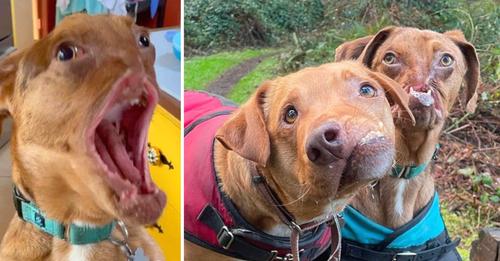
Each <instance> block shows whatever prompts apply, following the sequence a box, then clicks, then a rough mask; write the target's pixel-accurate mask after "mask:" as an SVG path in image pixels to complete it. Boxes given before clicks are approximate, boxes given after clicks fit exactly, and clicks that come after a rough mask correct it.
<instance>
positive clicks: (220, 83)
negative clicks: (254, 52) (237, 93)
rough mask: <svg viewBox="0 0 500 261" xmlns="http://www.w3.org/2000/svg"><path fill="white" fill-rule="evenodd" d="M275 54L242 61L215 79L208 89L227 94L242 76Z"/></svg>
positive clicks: (219, 93) (223, 94) (211, 91)
mask: <svg viewBox="0 0 500 261" xmlns="http://www.w3.org/2000/svg"><path fill="white" fill-rule="evenodd" d="M275 54H276V53H271V54H265V55H262V56H259V57H255V58H251V59H248V60H245V61H243V62H241V63H240V64H238V65H236V66H234V67H233V68H231V69H229V70H227V71H226V72H224V73H223V74H222V75H221V76H219V78H217V79H216V80H215V81H213V82H211V83H210V84H209V85H208V87H207V91H208V92H210V93H215V94H218V95H221V96H226V95H227V94H228V93H229V92H230V91H231V89H232V88H233V86H234V85H236V84H237V83H238V82H239V81H240V79H241V78H243V77H244V76H245V75H247V74H248V73H250V72H251V71H253V70H254V69H255V68H256V67H257V65H259V63H261V62H262V61H263V60H265V59H266V58H268V57H271V56H273V55H275Z"/></svg>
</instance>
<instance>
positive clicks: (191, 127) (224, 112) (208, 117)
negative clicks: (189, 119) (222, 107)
mask: <svg viewBox="0 0 500 261" xmlns="http://www.w3.org/2000/svg"><path fill="white" fill-rule="evenodd" d="M231 113H233V111H218V112H214V113H211V114H208V115H205V116H203V117H200V118H198V119H197V120H195V121H194V122H193V123H191V124H190V125H189V126H187V127H186V128H185V129H184V136H186V135H188V134H189V133H190V132H191V131H192V130H193V129H194V128H196V126H198V125H200V124H202V123H204V122H206V121H208V120H210V119H212V118H215V117H217V116H221V115H229V114H231Z"/></svg>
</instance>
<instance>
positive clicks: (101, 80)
mask: <svg viewBox="0 0 500 261" xmlns="http://www.w3.org/2000/svg"><path fill="white" fill-rule="evenodd" d="M154 57H155V51H154V48H153V46H152V45H151V44H150V42H149V36H148V32H147V31H146V30H145V29H144V28H140V27H137V26H135V25H134V24H133V22H132V21H131V19H128V18H124V17H113V16H96V17H90V16H87V15H74V16H71V17H68V18H66V19H65V20H64V21H63V22H62V23H61V24H60V25H59V26H58V27H57V28H56V29H55V30H54V31H53V32H52V33H50V34H49V35H48V36H47V37H46V38H44V39H42V40H40V41H38V42H37V43H35V44H34V45H33V46H32V47H31V48H28V49H27V50H24V51H20V52H17V53H15V54H13V55H11V56H9V57H8V58H6V59H5V60H3V61H1V62H0V113H1V114H2V115H5V114H8V115H10V116H11V117H12V119H13V122H14V129H13V133H12V143H11V147H12V159H13V180H14V183H15V185H16V187H17V189H18V190H19V192H20V195H19V197H21V198H24V199H23V200H21V201H25V200H26V201H30V202H31V203H32V204H36V206H37V207H38V208H39V210H41V212H43V214H44V216H42V214H40V213H36V214H34V218H35V219H34V220H35V222H36V224H38V225H39V227H36V226H35V225H33V224H32V223H30V222H27V221H24V220H22V219H21V218H20V217H19V216H17V215H16V216H15V217H14V218H13V220H12V222H11V223H10V226H9V228H8V230H7V232H6V234H5V236H4V238H3V241H2V245H1V248H0V260H2V261H3V260H23V261H28V260H54V261H55V260H57V261H60V260H127V258H126V253H124V251H123V248H121V247H119V246H116V245H115V244H113V243H112V242H111V240H108V239H106V238H104V239H103V240H102V241H98V242H95V243H89V244H82V245H79V244H70V243H69V241H70V239H69V237H70V235H72V233H73V232H74V231H73V226H75V227H79V228H80V231H82V228H83V229H84V230H85V229H89V230H92V229H95V228H99V227H101V226H103V225H106V224H113V223H112V222H113V221H123V222H124V224H125V228H123V227H121V226H119V225H115V226H114V229H113V228H112V227H111V228H112V234H111V238H113V239H115V241H119V240H124V242H122V243H119V242H115V243H117V244H118V245H125V243H127V245H128V246H129V247H130V248H131V250H132V251H135V250H136V249H137V248H141V249H142V250H144V252H145V253H146V256H148V257H149V260H163V255H162V254H161V250H160V249H159V248H158V246H157V245H156V244H155V243H154V242H153V240H152V239H151V238H150V237H149V235H148V234H147V233H146V231H145V229H143V228H142V227H143V225H146V224H152V223H154V222H155V221H156V220H157V218H158V217H159V215H160V214H161V212H162V210H163V207H164V205H165V201H166V198H165V194H164V193H163V192H161V191H160V190H159V189H158V188H157V187H156V185H155V184H154V183H153V182H152V181H151V178H150V175H149V171H148V165H147V164H148V163H147V160H146V157H145V156H146V155H145V148H146V143H147V142H146V138H147V130H148V125H149V121H150V119H151V116H152V112H153V109H154V107H155V104H156V102H157V100H158V98H157V96H158V94H157V85H156V80H155V74H154V69H153V62H154ZM1 118H2V116H0V119H1ZM27 204H28V203H26V202H24V203H23V204H22V206H23V207H24V206H25V205H27ZM23 211H24V209H23ZM23 213H24V214H21V215H25V216H23V219H25V220H26V219H29V218H30V217H28V216H26V215H28V214H27V213H26V212H23ZM31 214H33V213H31ZM49 219H53V220H55V221H57V222H58V223H59V225H60V226H62V227H63V229H64V230H63V232H62V236H63V237H64V240H63V239H60V238H57V237H55V236H50V235H49V234H47V233H45V232H43V231H42V230H41V229H40V227H48V224H49V222H50V221H49ZM70 224H71V226H70ZM124 229H127V230H128V238H124V237H123V234H124ZM73 234H74V233H73ZM73 236H76V239H75V240H78V237H79V235H77V234H76V235H73ZM81 239H82V240H84V238H81Z"/></svg>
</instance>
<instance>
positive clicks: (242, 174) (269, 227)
mask: <svg viewBox="0 0 500 261" xmlns="http://www.w3.org/2000/svg"><path fill="white" fill-rule="evenodd" d="M214 154H215V157H214V158H215V162H214V164H215V168H216V172H217V175H218V177H219V179H220V182H221V183H222V190H223V191H224V192H225V193H226V194H227V195H228V196H229V198H231V200H232V201H233V203H234V204H235V205H236V207H237V208H238V211H239V212H240V214H241V215H242V216H243V218H245V220H246V221H248V222H249V223H250V224H252V225H253V226H255V227H256V228H258V229H260V230H261V231H264V232H266V233H268V234H271V235H276V236H289V235H290V233H291V232H290V230H289V229H288V227H286V225H285V224H282V223H281V221H280V219H279V217H278V216H277V214H276V213H275V209H274V208H272V207H271V206H270V203H269V202H266V201H265V200H264V198H263V197H262V195H261V194H260V192H259V191H258V190H257V187H255V185H254V184H252V182H251V178H250V177H249V175H250V174H249V173H250V171H254V170H253V169H252V168H255V166H254V165H253V164H252V163H250V162H248V161H246V160H243V159H242V158H241V157H239V156H237V155H236V154H235V153H234V152H231V151H228V150H226V149H225V148H223V147H222V145H220V144H219V143H218V142H216V143H215V148H214Z"/></svg>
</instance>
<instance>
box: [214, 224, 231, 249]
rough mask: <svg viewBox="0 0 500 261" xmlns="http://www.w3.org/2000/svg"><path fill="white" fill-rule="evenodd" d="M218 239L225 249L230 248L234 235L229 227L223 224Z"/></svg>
mask: <svg viewBox="0 0 500 261" xmlns="http://www.w3.org/2000/svg"><path fill="white" fill-rule="evenodd" d="M217 241H218V242H219V244H220V245H221V246H222V248H224V249H226V250H227V249H229V248H230V247H231V244H232V243H233V241H234V235H233V233H231V231H229V228H227V227H226V226H223V227H222V228H221V230H220V231H219V233H217Z"/></svg>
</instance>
